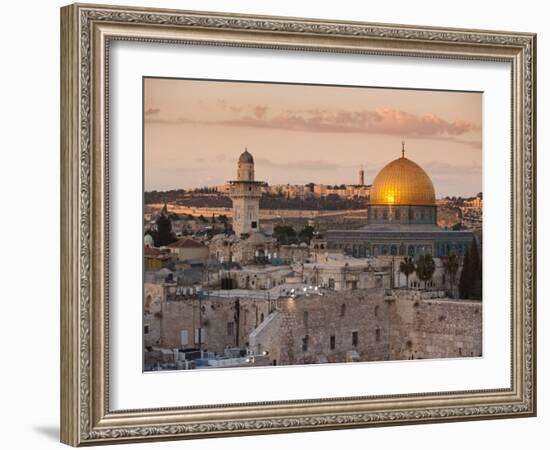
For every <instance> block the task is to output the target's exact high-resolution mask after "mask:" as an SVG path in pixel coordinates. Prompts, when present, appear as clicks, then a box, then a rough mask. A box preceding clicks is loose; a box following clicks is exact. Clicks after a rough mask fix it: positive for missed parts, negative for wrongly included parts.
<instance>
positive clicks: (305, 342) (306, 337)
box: [302, 334, 309, 352]
mask: <svg viewBox="0 0 550 450" xmlns="http://www.w3.org/2000/svg"><path fill="white" fill-rule="evenodd" d="M308 342H309V336H308V335H307V334H306V336H305V337H304V338H303V339H302V351H303V352H307V345H308Z"/></svg>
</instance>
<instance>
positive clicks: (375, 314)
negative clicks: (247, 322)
mask: <svg viewBox="0 0 550 450" xmlns="http://www.w3.org/2000/svg"><path fill="white" fill-rule="evenodd" d="M384 292H385V290H384V289H372V290H369V291H349V292H345V293H338V294H336V293H334V292H331V293H328V294H327V295H323V296H319V295H312V296H300V297H297V298H294V299H293V298H290V299H287V300H285V301H282V302H280V306H279V308H278V311H277V315H278V316H277V320H274V321H273V323H271V324H270V326H271V328H273V329H274V330H277V331H270V332H267V330H265V331H263V333H262V334H260V335H258V336H253V337H254V339H251V344H253V345H254V346H256V348H260V349H261V350H267V351H268V352H269V354H270V355H271V359H272V360H276V363H277V364H314V363H322V362H344V361H350V360H361V361H376V360H384V359H387V355H388V351H389V350H388V348H389V342H388V332H387V331H388V326H387V324H388V304H387V303H386V302H385V301H384ZM354 336H355V337H354ZM253 349H254V350H255V348H254V347H253Z"/></svg>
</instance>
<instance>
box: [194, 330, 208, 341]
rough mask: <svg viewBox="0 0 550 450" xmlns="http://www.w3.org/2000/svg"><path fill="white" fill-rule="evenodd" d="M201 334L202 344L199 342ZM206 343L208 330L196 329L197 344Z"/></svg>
mask: <svg viewBox="0 0 550 450" xmlns="http://www.w3.org/2000/svg"><path fill="white" fill-rule="evenodd" d="M199 334H200V342H199ZM205 341H206V330H205V329H204V328H195V344H204V343H205Z"/></svg>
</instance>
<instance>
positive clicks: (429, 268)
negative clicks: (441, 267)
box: [416, 253, 435, 289]
mask: <svg viewBox="0 0 550 450" xmlns="http://www.w3.org/2000/svg"><path fill="white" fill-rule="evenodd" d="M434 272H435V261H434V259H433V258H432V255H430V254H429V253H426V254H425V255H420V256H419V257H418V259H417V260H416V276H417V277H418V278H419V279H420V280H422V281H423V282H424V289H426V282H427V281H429V280H431V279H432V276H433V274H434Z"/></svg>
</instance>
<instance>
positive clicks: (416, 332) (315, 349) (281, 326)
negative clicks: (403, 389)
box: [145, 288, 482, 365]
mask: <svg viewBox="0 0 550 450" xmlns="http://www.w3.org/2000/svg"><path fill="white" fill-rule="evenodd" d="M159 292H160V291H154V290H152V289H149V290H146V294H147V295H150V298H152V299H154V301H153V302H152V303H151V304H150V305H149V307H148V308H146V318H145V323H147V324H148V325H149V330H148V331H149V333H148V335H146V336H145V343H146V346H147V345H149V346H158V347H163V348H168V349H173V348H181V349H185V348H198V340H197V332H196V330H197V329H198V328H199V322H200V319H202V330H204V332H202V337H203V345H202V348H203V349H204V350H207V351H214V352H217V353H222V352H223V351H224V349H225V348H228V347H240V348H243V349H244V348H249V349H250V350H252V352H253V353H255V354H262V353H263V352H267V355H268V356H269V360H270V361H271V363H272V364H277V365H288V364H314V363H323V362H330V363H338V362H347V361H378V360H398V359H426V358H453V357H471V356H474V357H477V356H481V355H482V332H481V326H482V320H481V318H482V304H481V302H479V301H470V300H452V299H448V298H445V297H444V292H443V291H432V292H428V291H416V290H410V289H407V290H406V289H394V290H389V289H385V288H370V289H366V290H354V291H340V292H335V291H322V295H319V294H315V295H301V296H297V297H296V298H291V297H281V298H279V299H278V300H276V301H274V302H271V306H270V304H269V302H268V301H267V300H265V299H263V298H262V299H260V298H246V299H237V298H236V297H233V298H218V297H211V298H204V299H199V298H198V297H189V298H182V299H179V300H177V301H160V302H159V301H158V298H159V295H160V293H159ZM182 331H184V335H185V334H186V335H187V341H186V342H185V341H182Z"/></svg>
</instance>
